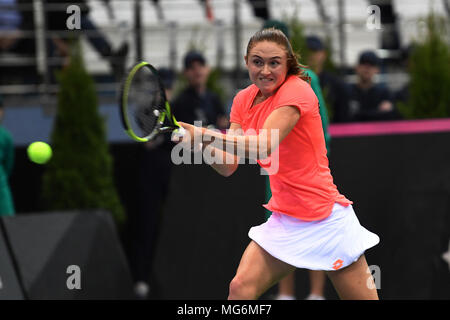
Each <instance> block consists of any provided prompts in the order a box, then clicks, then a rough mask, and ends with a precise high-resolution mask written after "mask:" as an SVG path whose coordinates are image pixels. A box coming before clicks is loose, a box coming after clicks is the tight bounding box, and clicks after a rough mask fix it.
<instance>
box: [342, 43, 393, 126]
mask: <svg viewBox="0 0 450 320" xmlns="http://www.w3.org/2000/svg"><path fill="white" fill-rule="evenodd" d="M355 72H356V75H357V82H356V83H355V84H352V85H351V86H350V103H349V117H350V120H351V121H382V120H395V119H398V113H397V112H396V110H395V109H394V105H393V103H392V101H391V100H392V96H391V93H390V91H389V89H388V88H387V87H386V86H385V85H383V84H381V83H376V82H375V76H376V75H377V74H378V73H379V72H380V59H379V58H378V56H377V55H376V54H375V52H373V51H364V52H362V53H361V55H360V56H359V62H358V65H357V66H356V68H355Z"/></svg>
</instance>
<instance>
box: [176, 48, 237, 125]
mask: <svg viewBox="0 0 450 320" xmlns="http://www.w3.org/2000/svg"><path fill="white" fill-rule="evenodd" d="M209 73H210V68H209V66H208V65H207V63H206V59H205V57H204V56H203V54H201V53H200V52H198V51H189V52H188V53H187V54H186V55H185V57H184V76H185V77H186V80H187V87H186V88H185V89H184V90H183V91H182V92H181V93H180V94H179V95H177V97H175V99H174V101H173V102H172V104H171V106H172V109H173V113H174V114H175V115H176V117H177V119H180V120H182V121H183V122H189V123H194V121H201V122H202V125H203V126H211V125H212V126H214V127H216V128H218V129H226V128H227V127H228V125H229V122H228V118H227V116H226V115H225V112H224V107H223V104H222V102H221V100H220V97H219V96H218V95H217V94H216V93H214V92H212V91H211V90H209V89H208V87H207V82H208V77H209Z"/></svg>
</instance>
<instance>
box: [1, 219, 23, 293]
mask: <svg viewBox="0 0 450 320" xmlns="http://www.w3.org/2000/svg"><path fill="white" fill-rule="evenodd" d="M14 264H15V262H14V260H13V259H12V257H11V255H10V250H9V243H8V239H7V238H6V237H5V236H4V232H3V224H2V221H1V220H0V300H22V299H23V298H24V296H23V293H22V289H21V285H20V282H19V279H18V277H17V274H16V268H15V267H14Z"/></svg>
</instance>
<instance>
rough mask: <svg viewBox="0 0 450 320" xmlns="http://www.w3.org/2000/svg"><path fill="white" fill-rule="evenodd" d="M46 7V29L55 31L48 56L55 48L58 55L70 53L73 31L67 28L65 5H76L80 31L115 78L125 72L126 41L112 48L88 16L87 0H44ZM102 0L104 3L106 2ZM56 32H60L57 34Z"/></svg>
mask: <svg viewBox="0 0 450 320" xmlns="http://www.w3.org/2000/svg"><path fill="white" fill-rule="evenodd" d="M46 1H47V4H48V7H47V12H46V21H47V29H48V30H49V31H52V32H55V33H54V34H53V35H52V37H51V40H52V42H53V43H52V45H54V47H52V46H51V47H50V50H49V51H50V52H49V56H53V55H54V53H55V51H54V50H55V49H56V50H57V51H58V54H59V56H61V57H63V58H67V57H68V56H69V55H70V50H69V41H68V40H70V38H71V36H72V35H73V34H75V33H70V30H68V29H67V25H66V22H67V19H68V14H67V13H66V10H67V7H68V6H70V5H77V6H78V7H79V8H80V11H81V17H80V20H81V31H82V32H83V34H84V35H86V37H87V39H88V40H89V42H90V44H91V45H92V46H93V47H94V48H95V49H96V50H97V51H98V53H100V55H101V56H102V57H104V58H106V59H107V60H108V62H109V64H110V66H111V69H112V71H113V73H114V75H115V76H116V78H117V79H121V78H122V76H123V75H124V73H125V59H126V56H127V54H128V50H129V46H128V43H126V42H125V43H123V44H122V45H121V46H120V47H119V48H118V49H116V50H114V49H113V48H112V45H111V43H110V42H109V41H108V40H107V38H106V37H105V36H104V34H102V32H101V31H100V30H99V29H98V28H97V26H96V25H95V24H94V23H93V22H92V21H91V19H90V18H89V6H88V4H87V0H77V1H72V2H61V0H46ZM108 2H109V1H108V0H104V3H108ZM58 32H61V33H60V34H58Z"/></svg>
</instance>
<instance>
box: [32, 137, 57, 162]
mask: <svg viewBox="0 0 450 320" xmlns="http://www.w3.org/2000/svg"><path fill="white" fill-rule="evenodd" d="M27 153H28V158H30V160H31V161H33V162H35V163H38V164H44V163H46V162H47V161H48V160H50V158H51V157H52V148H51V147H50V146H49V145H48V144H47V143H45V142H42V141H36V142H33V143H31V144H30V145H29V146H28V148H27Z"/></svg>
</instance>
